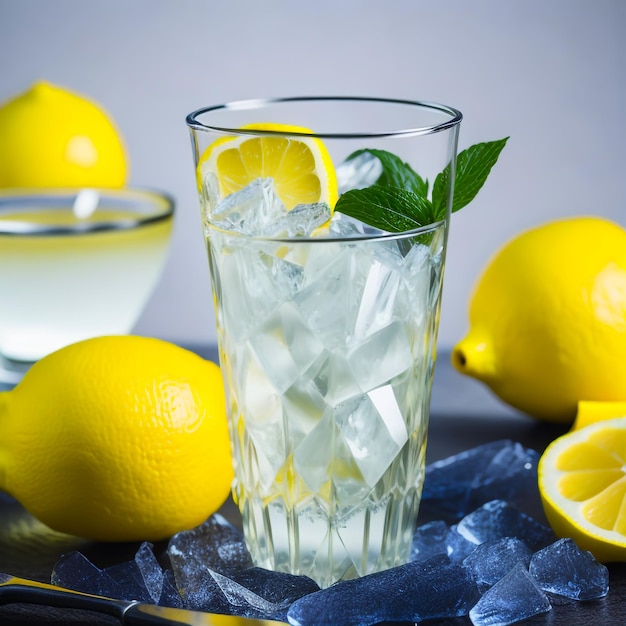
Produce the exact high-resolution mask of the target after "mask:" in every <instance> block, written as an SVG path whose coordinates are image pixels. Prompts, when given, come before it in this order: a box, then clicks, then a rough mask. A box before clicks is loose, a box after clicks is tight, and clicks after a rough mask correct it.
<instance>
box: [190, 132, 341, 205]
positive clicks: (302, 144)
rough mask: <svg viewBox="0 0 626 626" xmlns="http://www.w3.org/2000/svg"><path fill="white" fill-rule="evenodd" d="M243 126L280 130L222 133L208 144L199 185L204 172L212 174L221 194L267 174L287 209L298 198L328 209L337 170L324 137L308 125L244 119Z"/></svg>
mask: <svg viewBox="0 0 626 626" xmlns="http://www.w3.org/2000/svg"><path fill="white" fill-rule="evenodd" d="M242 130H260V131H270V132H277V133H283V134H282V135H271V134H268V135H263V136H254V135H250V136H247V135H241V136H236V137H230V136H229V137H221V138H220V139H218V140H216V141H214V142H213V143H212V144H210V145H209V146H208V148H207V149H206V150H205V151H204V153H203V154H202V156H201V158H200V160H199V162H198V167H197V177H198V185H199V187H201V186H202V180H203V179H204V177H205V176H206V174H207V173H208V172H212V173H214V174H215V176H216V177H217V180H218V182H219V187H220V196H221V197H222V198H224V197H226V196H228V195H230V194H232V193H235V192H236V191H239V190H240V189H243V188H244V187H245V186H246V185H248V184H250V183H251V182H252V181H254V180H256V179H258V178H271V179H273V181H274V189H275V190H276V193H277V194H278V196H279V197H280V199H281V200H282V202H283V204H284V205H285V207H286V208H287V209H288V210H291V209H293V207H294V206H296V205H297V204H312V203H315V202H325V203H326V204H328V206H329V207H330V209H331V211H332V210H333V208H334V206H335V204H336V202H337V198H338V191H337V176H336V174H335V168H334V166H333V162H332V159H331V157H330V154H329V152H328V150H327V149H326V146H325V145H324V143H323V142H322V141H321V140H320V139H318V138H317V137H308V136H306V135H307V134H308V135H310V134H312V131H310V130H308V129H307V128H301V127H299V126H290V125H286V124H274V123H260V124H248V125H246V126H243V127H242ZM290 133H293V134H294V135H293V136H287V135H289V134H290Z"/></svg>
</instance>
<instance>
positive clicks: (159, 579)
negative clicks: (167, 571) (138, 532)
mask: <svg viewBox="0 0 626 626" xmlns="http://www.w3.org/2000/svg"><path fill="white" fill-rule="evenodd" d="M153 548H154V546H153V545H152V544H151V543H149V542H147V541H144V542H143V543H142V544H141V545H140V546H139V549H138V550H137V553H136V554H135V564H136V565H137V569H138V571H139V573H140V575H141V579H142V581H143V584H144V586H145V587H146V589H147V590H148V593H149V594H150V598H151V600H152V602H155V603H158V602H159V598H160V597H161V593H162V591H163V578H164V575H163V569H162V568H161V566H160V565H159V561H158V560H157V558H156V556H155V555H154V552H153Z"/></svg>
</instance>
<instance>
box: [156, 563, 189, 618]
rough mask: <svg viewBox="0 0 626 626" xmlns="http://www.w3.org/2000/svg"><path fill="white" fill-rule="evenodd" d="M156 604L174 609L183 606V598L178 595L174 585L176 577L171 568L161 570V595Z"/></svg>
mask: <svg viewBox="0 0 626 626" xmlns="http://www.w3.org/2000/svg"><path fill="white" fill-rule="evenodd" d="M157 604H158V605H159V606H169V607H172V608H174V609H182V608H184V607H183V599H182V598H181V597H180V593H179V592H178V588H177V587H176V578H175V577H174V572H173V571H172V570H171V569H166V570H164V571H163V586H162V587H161V596H160V598H159V601H158V602H157Z"/></svg>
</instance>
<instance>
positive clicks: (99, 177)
mask: <svg viewBox="0 0 626 626" xmlns="http://www.w3.org/2000/svg"><path fill="white" fill-rule="evenodd" d="M127 176H128V163H127V158H126V151H125V148H124V145H123V143H122V139H121V137H120V134H119V132H118V130H117V129H116V127H115V126H114V124H113V122H112V120H111V119H110V117H109V116H108V115H107V113H106V112H105V111H104V110H103V109H102V108H101V107H100V106H99V105H97V104H96V103H94V102H92V101H91V100H88V99H87V98H85V97H83V96H81V95H78V94H76V93H73V92H71V91H67V90H66V89H63V88H61V87H57V86H55V85H52V84H50V83H47V82H38V83H35V84H34V85H33V86H32V87H31V88H30V89H29V90H28V91H26V92H24V93H23V94H20V95H18V96H16V97H15V98H13V99H11V100H9V101H8V102H5V103H4V104H2V105H1V106H0V187H20V188H47V187H53V188H58V187H68V188H77V187H108V188H120V187H123V186H124V185H125V184H126V180H127Z"/></svg>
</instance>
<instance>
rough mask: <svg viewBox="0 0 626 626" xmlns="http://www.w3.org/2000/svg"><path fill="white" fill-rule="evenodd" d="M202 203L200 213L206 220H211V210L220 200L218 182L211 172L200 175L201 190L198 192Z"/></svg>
mask: <svg viewBox="0 0 626 626" xmlns="http://www.w3.org/2000/svg"><path fill="white" fill-rule="evenodd" d="M200 201H201V203H202V215H203V217H204V219H205V220H206V221H207V222H209V223H210V222H211V221H212V216H213V211H214V210H215V209H216V207H217V206H218V204H219V201H220V184H219V181H218V180H217V176H216V175H215V174H214V173H213V172H207V173H206V174H205V175H204V176H203V177H202V190H201V194H200Z"/></svg>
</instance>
